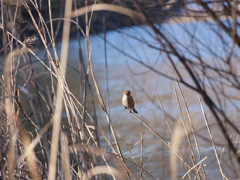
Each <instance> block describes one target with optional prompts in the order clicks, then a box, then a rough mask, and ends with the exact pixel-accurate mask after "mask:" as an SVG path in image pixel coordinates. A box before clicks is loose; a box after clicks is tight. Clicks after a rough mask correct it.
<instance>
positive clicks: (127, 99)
mask: <svg viewBox="0 0 240 180" xmlns="http://www.w3.org/2000/svg"><path fill="white" fill-rule="evenodd" d="M122 105H123V106H124V107H125V109H129V110H130V112H131V109H132V110H133V112H134V113H136V114H137V113H138V112H137V111H136V109H135V108H134V100H133V97H132V95H131V92H130V91H127V90H125V91H124V93H123V97H122Z"/></svg>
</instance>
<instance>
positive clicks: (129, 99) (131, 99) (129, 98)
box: [128, 96, 134, 108]
mask: <svg viewBox="0 0 240 180" xmlns="http://www.w3.org/2000/svg"><path fill="white" fill-rule="evenodd" d="M128 106H129V107H130V108H134V100H133V97H132V96H129V97H128Z"/></svg>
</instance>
